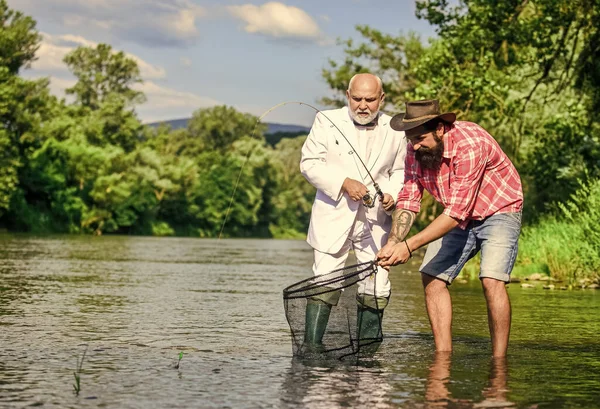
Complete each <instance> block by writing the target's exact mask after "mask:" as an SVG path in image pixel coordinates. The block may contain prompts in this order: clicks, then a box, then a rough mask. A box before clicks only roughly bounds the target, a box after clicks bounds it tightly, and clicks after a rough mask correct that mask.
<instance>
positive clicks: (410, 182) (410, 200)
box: [396, 152, 423, 213]
mask: <svg viewBox="0 0 600 409" xmlns="http://www.w3.org/2000/svg"><path fill="white" fill-rule="evenodd" d="M405 165H406V166H405V169H404V186H403V187H402V190H400V192H399V193H398V200H397V201H396V209H405V210H410V211H411V212H415V213H419V210H421V199H422V198H423V185H421V183H420V182H419V179H418V178H417V164H416V160H415V156H414V153H413V152H411V153H407V155H406V163H405Z"/></svg>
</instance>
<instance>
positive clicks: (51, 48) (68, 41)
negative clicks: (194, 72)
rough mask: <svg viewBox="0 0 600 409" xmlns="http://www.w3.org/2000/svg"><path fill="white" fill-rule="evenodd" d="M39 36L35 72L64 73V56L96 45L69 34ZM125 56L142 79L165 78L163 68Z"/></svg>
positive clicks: (132, 56) (34, 64) (44, 34)
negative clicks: (138, 70)
mask: <svg viewBox="0 0 600 409" xmlns="http://www.w3.org/2000/svg"><path fill="white" fill-rule="evenodd" d="M41 34H42V42H41V44H40V48H39V50H38V52H37V54H36V55H37V57H38V59H37V60H36V61H35V62H34V63H33V64H32V68H33V69H34V70H36V71H44V72H54V73H56V72H66V71H67V66H66V65H65V63H64V62H63V58H64V57H65V55H67V54H68V53H69V52H71V51H72V50H74V49H75V48H77V47H79V46H86V47H95V46H96V45H97V44H96V43H94V42H93V41H89V40H87V39H85V38H83V37H81V36H76V35H71V34H65V35H51V34H47V33H41ZM125 54H126V55H127V57H129V58H131V59H133V60H134V61H135V62H137V64H138V67H139V68H140V74H141V76H142V78H143V79H159V78H164V77H165V76H166V71H165V69H164V68H162V67H159V66H156V65H152V64H150V63H148V62H146V61H144V60H143V59H141V58H140V57H138V56H136V55H133V54H129V53H125Z"/></svg>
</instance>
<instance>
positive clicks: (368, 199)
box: [219, 101, 383, 239]
mask: <svg viewBox="0 0 600 409" xmlns="http://www.w3.org/2000/svg"><path fill="white" fill-rule="evenodd" d="M288 104H298V105H304V106H307V107H309V108H312V109H313V110H315V111H316V112H317V113H319V114H321V115H323V117H325V118H326V119H327V120H328V121H329V122H330V123H331V125H333V126H334V127H335V129H337V131H338V132H339V133H340V135H342V137H343V138H344V140H345V141H346V143H348V145H349V146H350V148H352V151H353V152H354V153H355V154H356V157H357V158H358V160H359V161H360V163H361V164H362V165H363V167H364V168H365V170H366V171H367V175H369V178H370V179H371V181H372V182H373V188H374V189H375V194H376V195H377V196H379V198H380V199H381V201H382V202H383V192H382V191H381V188H380V187H379V184H378V183H377V182H375V178H373V175H371V172H370V171H369V168H367V165H365V162H364V161H363V160H362V158H361V157H360V155H359V153H358V152H357V151H356V149H354V146H353V145H352V144H351V143H350V141H349V140H348V138H346V135H344V133H343V132H342V131H341V129H340V128H338V126H337V125H336V124H335V123H334V122H333V121H332V120H331V118H329V117H328V116H327V115H325V114H324V113H323V111H321V110H320V109H318V108H315V107H314V106H312V105H310V104H307V103H306V102H301V101H285V102H280V103H279V104H277V105H274V106H272V107H271V108H269V109H268V110H266V111H265V112H264V113H263V114H262V115H261V116H259V117H258V119H257V120H256V124H255V125H254V130H253V131H252V135H250V138H251V139H252V138H254V134H255V133H256V129H257V128H258V124H259V123H260V121H261V120H262V119H263V118H264V117H265V116H267V115H268V114H269V113H270V112H271V111H273V110H275V109H277V108H279V107H282V106H284V105H288ZM253 150H254V149H253V148H250V149H249V150H248V154H247V155H246V159H245V160H244V163H242V167H241V169H240V173H239V175H238V178H237V181H236V183H235V186H234V188H233V193H232V194H231V199H230V200H229V206H228V207H227V212H226V213H225V219H224V220H223V224H222V225H221V231H220V232H219V239H221V236H222V234H223V230H224V229H225V224H226V223H227V219H228V218H229V212H230V210H231V206H232V205H233V199H234V197H235V192H236V191H237V187H238V185H239V183H240V179H241V177H242V173H243V170H244V166H246V163H247V162H248V159H249V158H250V154H251V153H252V151H253ZM362 199H363V204H364V205H365V206H366V207H369V208H372V207H373V206H375V200H374V199H375V198H374V197H372V196H371V195H370V194H369V193H368V192H367V193H366V194H365V195H364V196H363V198H362Z"/></svg>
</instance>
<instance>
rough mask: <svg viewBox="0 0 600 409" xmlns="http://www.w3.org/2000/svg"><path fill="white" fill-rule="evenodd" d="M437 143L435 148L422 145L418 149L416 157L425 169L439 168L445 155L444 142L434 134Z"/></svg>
mask: <svg viewBox="0 0 600 409" xmlns="http://www.w3.org/2000/svg"><path fill="white" fill-rule="evenodd" d="M434 138H435V140H436V141H437V143H438V144H437V145H435V146H434V147H433V148H425V147H423V146H421V147H420V148H419V150H418V151H416V152H415V158H416V159H417V161H418V162H419V163H420V164H421V167H422V168H424V169H437V168H439V167H440V164H441V163H442V156H443V155H444V142H442V140H441V139H439V138H438V137H437V135H434Z"/></svg>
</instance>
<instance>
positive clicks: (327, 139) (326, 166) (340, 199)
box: [300, 107, 406, 254]
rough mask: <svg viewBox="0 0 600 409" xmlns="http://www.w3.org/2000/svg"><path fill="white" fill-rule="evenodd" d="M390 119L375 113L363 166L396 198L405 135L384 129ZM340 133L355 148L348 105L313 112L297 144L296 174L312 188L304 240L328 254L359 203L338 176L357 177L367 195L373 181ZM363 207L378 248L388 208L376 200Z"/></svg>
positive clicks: (345, 230) (386, 226) (347, 229)
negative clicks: (303, 138)
mask: <svg viewBox="0 0 600 409" xmlns="http://www.w3.org/2000/svg"><path fill="white" fill-rule="evenodd" d="M328 118H329V119H328ZM390 119H391V117H390V116H389V115H385V114H382V113H380V114H379V118H378V126H377V127H376V128H375V136H374V138H375V139H374V140H373V144H372V150H371V154H370V157H369V161H368V162H365V164H366V166H367V168H368V169H369V172H371V175H372V176H373V178H374V179H375V181H376V182H377V184H378V185H379V187H380V188H381V191H382V192H383V193H389V194H390V195H391V196H392V197H393V198H394V200H396V199H397V198H398V192H399V191H400V190H401V189H402V186H403V185H404V158H405V156H406V138H405V137H404V132H398V131H394V130H393V129H392V128H390V125H389V123H390ZM330 120H331V121H330ZM332 122H333V123H335V125H337V127H338V128H339V131H338V129H336V127H335V126H334V125H333V124H332ZM340 131H341V132H343V133H344V135H345V136H346V138H347V139H348V141H349V142H350V144H352V147H354V148H355V149H356V150H357V152H360V150H359V143H358V140H357V131H356V128H355V126H354V123H353V121H352V119H351V118H350V115H349V113H348V108H347V107H344V108H340V109H334V110H329V111H323V112H320V113H318V114H317V115H316V118H315V122H314V124H313V126H312V128H311V130H310V133H309V134H308V137H307V139H306V141H305V142H304V145H303V146H302V159H301V160H300V171H301V172H302V175H304V177H305V178H306V179H307V180H308V181H309V182H310V184H311V185H313V186H314V187H316V188H317V195H316V197H315V201H314V203H313V207H312V213H311V218H310V226H309V228H308V236H307V239H306V241H307V242H308V244H310V245H311V247H313V248H314V249H316V250H318V251H320V252H323V253H329V254H335V253H337V252H338V251H339V250H340V249H341V247H342V245H343V244H344V242H345V241H346V238H347V237H348V234H349V233H350V229H351V228H352V225H353V223H354V220H355V218H356V212H357V211H358V209H359V206H363V204H362V201H356V202H355V201H354V200H352V199H351V198H350V197H349V196H348V194H347V193H345V192H344V193H343V192H342V184H343V183H344V180H345V179H346V178H347V177H348V178H350V179H356V180H358V181H361V182H362V183H364V184H365V186H366V187H367V189H369V193H370V194H371V195H373V194H374V193H375V188H374V187H373V181H372V180H371V178H369V176H368V174H367V172H366V170H365V168H364V166H363V165H362V164H361V163H360V160H359V159H358V157H357V154H356V152H354V150H353V149H352V147H351V146H350V145H349V144H348V142H347V141H346V139H344V137H343V136H342V135H341V134H340ZM363 160H364V158H363ZM366 210H367V213H366V216H367V221H368V223H369V228H370V229H371V233H372V235H373V239H374V240H375V244H376V245H377V246H379V248H381V247H382V246H383V245H384V244H385V243H386V241H387V235H388V233H389V231H390V227H391V216H390V215H391V212H389V213H387V212H385V210H384V209H383V206H382V204H381V201H380V200H379V198H376V201H375V207H373V208H371V209H366Z"/></svg>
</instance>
